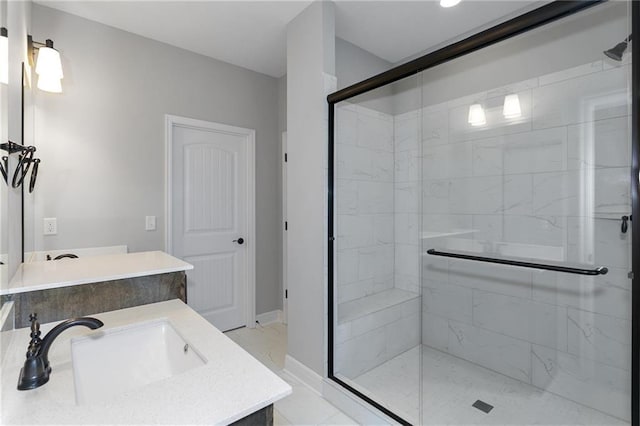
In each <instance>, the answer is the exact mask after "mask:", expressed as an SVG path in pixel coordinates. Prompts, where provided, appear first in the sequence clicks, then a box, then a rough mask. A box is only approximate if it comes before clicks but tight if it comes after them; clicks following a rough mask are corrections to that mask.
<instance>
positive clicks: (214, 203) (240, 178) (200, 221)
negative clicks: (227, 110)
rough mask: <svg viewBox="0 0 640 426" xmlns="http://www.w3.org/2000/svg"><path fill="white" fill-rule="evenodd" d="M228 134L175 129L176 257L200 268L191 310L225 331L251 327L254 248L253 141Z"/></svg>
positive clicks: (193, 276)
mask: <svg viewBox="0 0 640 426" xmlns="http://www.w3.org/2000/svg"><path fill="white" fill-rule="evenodd" d="M225 128H226V126H222V129H212V128H203V127H195V126H194V127H189V126H182V125H175V124H174V125H173V127H172V129H171V132H172V141H173V142H172V167H173V169H172V202H173V206H172V211H173V215H172V243H173V252H174V255H176V256H178V257H180V258H182V259H184V260H185V261H187V262H189V263H191V264H193V265H194V269H193V270H192V271H189V272H188V295H189V296H188V303H189V305H190V306H191V307H193V308H194V309H195V310H196V311H197V312H198V313H200V314H201V315H202V316H203V317H205V318H206V319H207V320H208V321H210V322H211V323H212V324H213V325H215V326H216V327H217V328H219V329H220V330H223V331H224V330H228V329H232V328H237V327H242V326H244V325H246V324H247V305H248V303H247V283H248V282H249V276H248V275H249V272H248V271H249V269H250V268H248V256H247V252H248V248H249V245H250V244H253V241H252V236H251V235H249V232H248V231H249V227H248V214H247V210H248V209H247V207H248V203H249V199H248V195H249V190H248V183H249V182H248V179H247V168H248V167H249V162H248V144H249V136H248V135H247V134H239V133H236V132H232V131H228V130H225ZM239 238H242V239H243V240H244V242H243V244H239V243H238V242H237V241H238V239H239ZM234 240H235V241H234Z"/></svg>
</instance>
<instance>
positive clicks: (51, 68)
mask: <svg viewBox="0 0 640 426" xmlns="http://www.w3.org/2000/svg"><path fill="white" fill-rule="evenodd" d="M27 41H28V45H29V61H30V63H31V66H33V63H34V62H35V70H36V74H38V89H40V90H44V91H45V92H52V93H60V92H62V82H61V80H62V78H63V77H64V74H63V73H62V62H61V61H60V53H59V52H58V51H57V50H56V49H54V48H53V41H52V40H49V39H47V41H46V42H45V43H39V42H37V41H33V38H32V37H31V36H27ZM36 50H38V59H37V61H36Z"/></svg>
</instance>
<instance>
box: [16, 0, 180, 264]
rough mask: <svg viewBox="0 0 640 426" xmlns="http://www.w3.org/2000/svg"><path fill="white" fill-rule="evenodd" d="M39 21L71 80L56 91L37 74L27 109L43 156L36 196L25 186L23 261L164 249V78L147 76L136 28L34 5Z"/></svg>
mask: <svg viewBox="0 0 640 426" xmlns="http://www.w3.org/2000/svg"><path fill="white" fill-rule="evenodd" d="M31 23H32V30H31V35H32V38H33V40H34V42H36V43H38V42H41V43H45V41H46V40H48V39H50V40H52V41H53V47H54V49H56V50H57V51H58V52H59V53H60V57H61V62H62V69H63V74H64V77H63V79H62V80H61V82H62V92H61V93H51V92H47V91H43V90H41V89H39V88H36V87H39V82H38V81H39V80H38V79H39V77H38V76H37V75H36V74H35V73H34V74H33V78H34V90H33V105H32V107H31V109H30V111H29V108H27V107H26V106H25V114H26V115H28V114H30V113H32V114H33V119H32V121H29V120H27V122H28V123H29V122H30V125H31V127H29V125H27V126H26V127H27V128H26V129H25V132H26V133H31V134H33V137H34V141H35V145H36V147H37V157H38V158H40V159H41V161H42V162H41V167H40V170H39V173H38V177H37V183H36V185H35V189H34V191H33V193H29V192H28V191H26V190H25V191H24V201H25V203H24V205H25V211H24V218H25V222H24V223H25V228H24V241H25V247H24V261H25V262H31V261H42V260H47V258H50V259H55V258H56V257H58V256H61V255H65V254H73V255H76V256H79V257H84V256H90V255H99V254H111V253H122V252H140V251H148V250H163V249H164V232H163V230H164V209H165V205H164V203H165V199H164V192H165V189H164V186H165V181H164V179H165V176H164V168H165V165H164V114H165V113H169V112H170V111H167V110H166V106H165V105H159V106H158V108H154V104H156V101H155V100H154V97H155V94H156V93H157V92H158V90H159V89H157V88H158V87H162V86H163V84H162V82H154V81H150V79H149V77H150V75H149V74H147V73H146V72H145V61H146V59H147V57H146V56H145V52H144V49H139V48H136V47H135V46H130V44H131V42H130V40H127V39H126V37H127V34H128V33H124V32H122V31H119V30H115V29H113V28H110V27H107V26H105V25H102V24H98V23H96V22H92V21H88V20H85V19H83V18H80V17H78V16H75V15H71V14H67V13H64V12H61V11H59V10H56V9H52V8H48V7H45V6H42V5H39V4H35V3H32V5H31ZM118 38H122V40H119V39H118ZM131 39H132V40H134V41H137V40H138V39H139V37H131ZM157 44H158V45H159V47H161V48H164V46H163V45H160V44H159V43H157ZM37 55H40V53H39V52H38V53H37ZM151 77H153V76H151ZM151 79H152V78H151ZM147 216H153V217H155V219H156V223H155V228H154V229H151V230H147V229H146V221H145V219H146V217H147Z"/></svg>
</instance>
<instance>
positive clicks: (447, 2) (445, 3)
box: [440, 0, 461, 7]
mask: <svg viewBox="0 0 640 426" xmlns="http://www.w3.org/2000/svg"><path fill="white" fill-rule="evenodd" d="M460 1H461V0H440V6H442V7H453V6H455V5H456V4H458V3H460Z"/></svg>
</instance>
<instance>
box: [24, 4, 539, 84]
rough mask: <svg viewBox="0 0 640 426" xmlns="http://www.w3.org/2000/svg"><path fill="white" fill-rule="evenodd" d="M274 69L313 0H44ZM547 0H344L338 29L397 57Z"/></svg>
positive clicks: (273, 72)
mask: <svg viewBox="0 0 640 426" xmlns="http://www.w3.org/2000/svg"><path fill="white" fill-rule="evenodd" d="M36 3H39V4H43V5H45V6H48V7H53V8H55V9H59V10H62V11H65V12H68V13H72V14H74V15H78V16H81V17H84V18H87V19H91V20H93V21H98V22H101V23H104V24H107V25H110V26H113V27H116V28H119V29H122V30H125V31H129V32H132V33H135V34H139V35H141V36H144V37H148V38H151V39H154V40H158V41H161V42H164V43H167V44H170V45H173V46H177V47H180V48H183V49H187V50H190V51H193V52H196V53H200V54H202V55H206V56H210V57H213V58H216V59H220V60H222V61H225V62H229V63H232V64H234V65H238V66H241V67H244V68H248V69H251V70H254V71H258V72H261V73H264V74H267V75H270V76H273V77H281V76H282V75H284V74H285V73H286V25H287V23H288V22H290V21H291V20H292V19H293V18H294V17H295V16H296V15H298V14H299V13H300V12H301V11H302V10H304V9H305V8H306V7H307V6H308V5H309V4H310V3H311V1H310V0H293V1H237V0H236V1H212V0H209V1H157V0H137V1H113V0H102V1H77V0H76V1H56V0H36ZM538 3H540V4H541V2H539V1H537V2H536V1H522V0H518V1H480V0H464V1H462V3H460V4H459V5H458V6H456V7H454V8H450V9H443V8H441V7H440V6H439V4H438V2H437V1H433V0H422V1H362V0H360V1H340V0H338V1H337V2H336V36H337V37H340V38H342V39H344V40H347V41H349V42H351V43H353V44H355V45H356V46H359V47H361V48H363V49H365V50H367V51H369V52H371V53H374V54H375V55H377V56H379V57H381V58H382V59H385V60H387V61H389V62H391V63H397V62H399V61H401V60H403V59H405V58H407V57H410V56H414V55H416V54H417V53H419V52H423V51H427V50H431V49H432V48H433V47H435V46H439V45H442V44H443V43H444V42H445V41H448V40H452V39H456V38H459V36H460V35H461V34H465V33H469V32H470V31H471V30H474V29H476V28H479V27H486V26H487V24H488V23H491V22H495V21H496V20H501V19H502V18H503V17H505V16H513V15H514V12H515V11H519V10H523V9H525V8H528V9H531V8H532V6H533V5H537V4H538Z"/></svg>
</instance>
